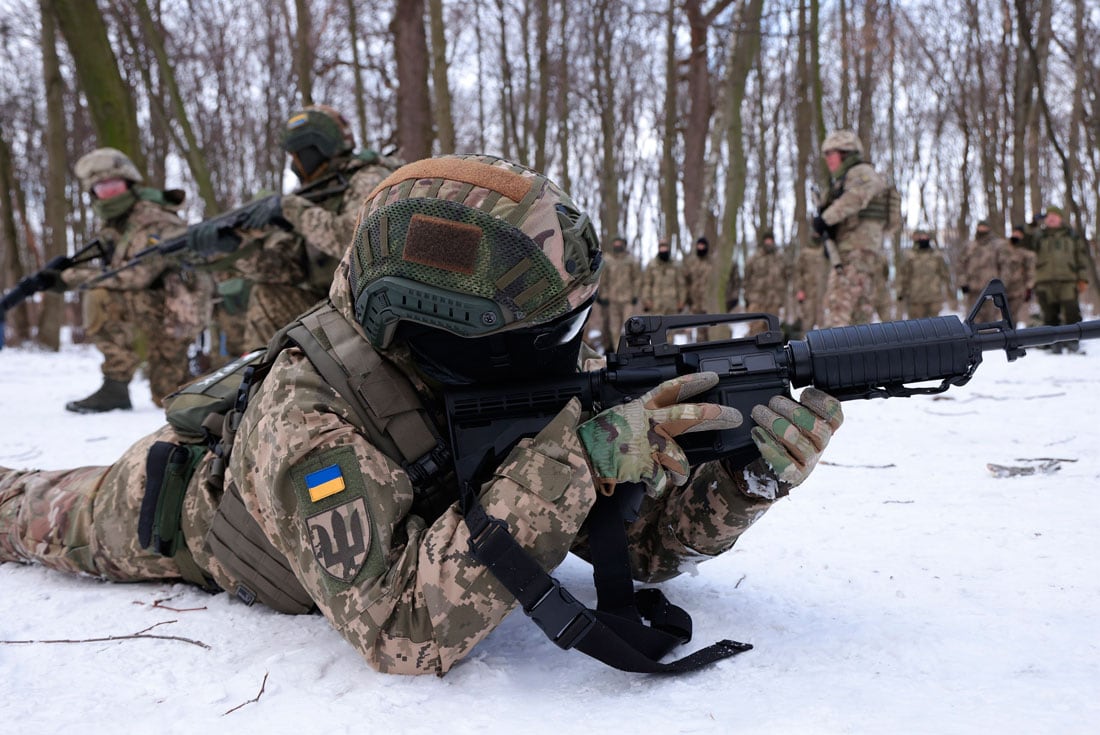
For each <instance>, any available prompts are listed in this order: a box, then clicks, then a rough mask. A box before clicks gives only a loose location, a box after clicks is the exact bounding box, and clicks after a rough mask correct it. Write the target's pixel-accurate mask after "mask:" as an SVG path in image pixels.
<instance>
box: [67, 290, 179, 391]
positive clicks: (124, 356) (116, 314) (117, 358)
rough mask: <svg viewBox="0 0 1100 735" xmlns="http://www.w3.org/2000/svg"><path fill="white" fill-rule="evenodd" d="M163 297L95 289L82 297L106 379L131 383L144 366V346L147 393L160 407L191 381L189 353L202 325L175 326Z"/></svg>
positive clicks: (157, 293) (151, 291) (85, 318)
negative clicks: (141, 351)
mask: <svg viewBox="0 0 1100 735" xmlns="http://www.w3.org/2000/svg"><path fill="white" fill-rule="evenodd" d="M166 317H167V314H166V311H165V307H164V299H163V293H160V292H157V291H155V290H146V291H108V290H107V289H92V290H90V291H88V293H87V294H86V295H85V296H84V323H85V326H86V330H87V334H88V337H89V338H90V339H91V341H92V342H93V343H94V344H95V346H96V348H97V349H98V350H99V351H100V352H102V353H103V365H102V368H101V369H102V371H103V377H104V378H105V379H108V380H117V381H119V382H121V383H129V382H130V380H131V379H132V378H133V377H134V373H135V372H136V371H137V368H138V365H140V364H141V360H142V358H141V355H140V354H139V351H138V350H139V348H138V345H139V343H140V341H142V339H143V340H144V342H145V345H146V352H147V359H148V365H149V388H150V392H151V393H152V394H153V401H154V402H155V403H156V404H157V405H160V403H161V401H162V400H163V399H164V397H165V396H167V395H168V394H169V393H171V392H173V391H174V390H176V388H178V387H179V386H180V385H182V384H183V383H186V382H187V381H188V380H190V379H191V373H190V370H189V368H188V364H187V349H188V347H189V346H190V345H191V342H192V341H194V339H195V337H196V336H197V335H198V333H199V331H200V329H201V327H200V326H199V325H183V326H182V327H181V326H179V325H172V324H170V323H169V320H168V319H167V318H166Z"/></svg>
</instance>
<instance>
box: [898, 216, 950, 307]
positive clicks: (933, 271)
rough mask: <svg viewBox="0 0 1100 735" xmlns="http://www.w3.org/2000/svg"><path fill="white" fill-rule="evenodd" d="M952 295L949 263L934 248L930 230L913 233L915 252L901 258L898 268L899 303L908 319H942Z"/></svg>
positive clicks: (911, 251) (913, 250)
mask: <svg viewBox="0 0 1100 735" xmlns="http://www.w3.org/2000/svg"><path fill="white" fill-rule="evenodd" d="M949 293H951V273H950V271H949V270H948V268H947V261H946V260H944V257H943V254H942V253H941V252H940V251H939V250H937V249H936V248H934V247H932V236H931V234H929V232H928V231H927V230H916V231H914V232H913V248H912V250H909V251H908V252H906V253H905V254H904V255H903V256H902V260H901V266H899V267H898V301H900V302H902V303H903V304H904V308H905V310H906V313H907V315H908V318H909V319H926V318H928V317H933V316H939V314H940V311H941V310H942V309H943V302H944V299H945V298H947V295H948V294H949ZM899 316H900V314H899Z"/></svg>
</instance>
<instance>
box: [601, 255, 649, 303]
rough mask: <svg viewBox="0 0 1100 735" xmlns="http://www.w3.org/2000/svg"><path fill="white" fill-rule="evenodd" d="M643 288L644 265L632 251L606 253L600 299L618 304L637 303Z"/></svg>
mask: <svg viewBox="0 0 1100 735" xmlns="http://www.w3.org/2000/svg"><path fill="white" fill-rule="evenodd" d="M641 290H642V266H641V264H640V263H639V262H638V259H637V258H635V257H634V256H633V255H631V254H630V253H625V252H624V253H615V252H609V253H606V254H605V255H604V267H603V275H602V276H600V299H601V301H604V302H610V303H616V304H635V303H637V302H638V297H639V295H640V294H641Z"/></svg>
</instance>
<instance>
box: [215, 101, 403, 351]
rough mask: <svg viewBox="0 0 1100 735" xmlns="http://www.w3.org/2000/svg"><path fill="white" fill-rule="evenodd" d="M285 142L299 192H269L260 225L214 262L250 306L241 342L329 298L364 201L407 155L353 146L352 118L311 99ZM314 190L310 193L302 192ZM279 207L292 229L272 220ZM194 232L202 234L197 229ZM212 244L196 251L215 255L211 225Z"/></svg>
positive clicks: (236, 296)
mask: <svg viewBox="0 0 1100 735" xmlns="http://www.w3.org/2000/svg"><path fill="white" fill-rule="evenodd" d="M282 146H283V150H285V151H286V153H287V156H288V157H289V159H290V169H291V170H292V171H293V172H294V174H295V175H296V176H297V177H298V181H299V187H298V188H297V189H296V190H295V192H293V193H291V194H287V195H286V196H282V197H270V198H268V199H267V200H266V201H267V202H268V206H267V207H266V208H264V209H263V210H262V211H257V212H256V213H255V219H256V221H257V222H263V223H265V224H264V225H263V226H260V227H256V228H249V227H247V226H246V227H245V228H243V229H241V230H238V231H237V232H236V233H235V234H236V236H237V239H238V240H239V241H240V243H239V245H237V246H236V247H235V248H234V250H233V252H232V254H230V255H228V256H227V257H220V258H218V263H217V265H216V266H215V267H218V268H220V269H222V270H223V271H227V272H230V273H232V274H233V275H234V276H236V277H235V278H232V279H229V280H227V281H224V282H222V283H221V284H219V290H220V291H221V292H222V297H223V299H224V300H225V301H226V302H227V303H234V302H239V303H240V307H239V308H241V309H243V310H244V313H245V318H244V321H245V329H244V337H243V343H244V344H245V346H246V347H249V348H252V347H258V346H261V345H264V344H266V343H267V341H268V340H269V339H271V337H272V335H274V334H275V332H276V331H278V330H279V328H280V327H282V326H283V325H285V324H287V323H288V322H289V321H291V320H292V319H293V318H294V317H295V316H297V315H298V314H300V313H302V312H303V311H305V310H306V309H308V308H309V307H310V306H312V305H313V304H315V303H317V301H318V300H320V299H323V298H324V297H325V294H326V293H327V292H328V287H329V284H330V283H331V282H332V274H333V272H334V271H335V269H336V264H337V263H339V261H340V258H341V256H342V255H343V253H344V250H345V248H346V247H347V243H348V241H349V240H350V239H351V235H352V233H353V232H354V230H355V218H356V215H357V213H358V208H359V204H360V203H361V202H362V201H363V199H365V198H366V197H367V195H368V194H370V192H371V190H372V189H374V187H375V185H377V184H378V182H380V181H381V180H382V179H384V178H386V176H388V175H389V174H390V173H391V172H392V171H393V170H394V169H396V168H397V167H398V166H400V165H401V161H400V160H398V159H396V158H393V157H390V156H382V155H379V154H378V153H376V152H374V151H371V150H359V151H357V150H356V149H355V138H354V136H353V135H352V132H351V126H350V125H349V124H348V121H347V119H345V118H344V116H343V115H341V114H340V113H339V112H338V111H337V110H335V109H333V108H332V107H329V106H328V105H311V106H309V107H306V108H304V109H302V110H299V111H296V112H295V113H293V114H292V115H291V116H290V118H289V119H288V120H287V122H286V125H285V126H284V130H283V138H282ZM307 189H308V190H309V191H310V192H311V198H310V199H306V198H305V197H303V196H300V195H299V192H305V191H306V190H307ZM275 215H278V218H279V219H282V220H284V221H285V222H287V223H289V224H290V225H291V227H292V229H291V230H290V231H287V230H285V229H282V228H280V227H276V226H274V225H270V224H266V223H268V222H270V221H271V220H272V219H273V218H274V217H275ZM195 234H196V239H199V240H201V239H203V237H204V233H202V232H201V231H198V232H197V233H195ZM206 237H207V238H208V239H209V241H210V242H209V243H208V244H204V243H202V242H196V243H193V248H194V249H195V250H197V251H198V252H208V253H209V254H210V255H212V256H214V257H217V256H218V253H217V252H216V244H215V243H216V242H217V239H218V233H215V232H210V233H206Z"/></svg>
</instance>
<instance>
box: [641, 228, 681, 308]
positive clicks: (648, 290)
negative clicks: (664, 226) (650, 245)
mask: <svg viewBox="0 0 1100 735" xmlns="http://www.w3.org/2000/svg"><path fill="white" fill-rule="evenodd" d="M642 308H644V309H645V311H646V312H647V313H650V314H678V313H679V312H680V311H681V310H682V309H683V308H684V274H683V272H682V271H681V269H680V264H679V263H677V262H676V261H674V260H673V259H672V246H671V245H670V244H669V242H668V240H661V241H660V242H658V243H657V257H656V258H654V259H653V260H651V261H649V265H647V266H646V268H645V272H644V273H643V274H642Z"/></svg>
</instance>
